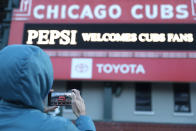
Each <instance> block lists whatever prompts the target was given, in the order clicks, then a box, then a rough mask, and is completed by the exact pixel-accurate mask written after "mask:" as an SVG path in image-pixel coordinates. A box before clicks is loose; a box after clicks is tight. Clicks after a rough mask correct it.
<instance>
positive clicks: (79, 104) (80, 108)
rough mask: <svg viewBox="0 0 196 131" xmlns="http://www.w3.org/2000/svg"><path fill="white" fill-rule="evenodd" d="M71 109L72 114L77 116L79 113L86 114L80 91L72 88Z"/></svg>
mask: <svg viewBox="0 0 196 131" xmlns="http://www.w3.org/2000/svg"><path fill="white" fill-rule="evenodd" d="M71 97H72V110H73V112H74V114H75V115H76V116H77V117H79V116H80V115H86V110H85V104H84V100H83V99H82V97H81V96H80V91H78V90H76V89H73V90H72V95H71Z"/></svg>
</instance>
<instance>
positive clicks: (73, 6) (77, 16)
mask: <svg viewBox="0 0 196 131" xmlns="http://www.w3.org/2000/svg"><path fill="white" fill-rule="evenodd" d="M79 8H80V6H79V5H71V6H70V7H69V9H68V15H69V17H70V18H71V19H78V18H79V14H73V10H79Z"/></svg>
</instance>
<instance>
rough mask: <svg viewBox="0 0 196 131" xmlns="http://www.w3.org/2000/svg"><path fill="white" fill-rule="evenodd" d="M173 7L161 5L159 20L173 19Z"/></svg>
mask: <svg viewBox="0 0 196 131" xmlns="http://www.w3.org/2000/svg"><path fill="white" fill-rule="evenodd" d="M173 16H174V13H173V6H172V5H169V4H168V5H161V18H162V19H171V18H173Z"/></svg>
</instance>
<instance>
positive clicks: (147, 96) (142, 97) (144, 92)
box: [135, 83, 152, 111]
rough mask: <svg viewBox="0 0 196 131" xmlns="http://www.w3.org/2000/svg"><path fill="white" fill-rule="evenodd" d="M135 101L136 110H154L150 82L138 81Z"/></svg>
mask: <svg viewBox="0 0 196 131" xmlns="http://www.w3.org/2000/svg"><path fill="white" fill-rule="evenodd" d="M135 102H136V106H135V110H136V111H152V104H151V84H150V83H136V88H135Z"/></svg>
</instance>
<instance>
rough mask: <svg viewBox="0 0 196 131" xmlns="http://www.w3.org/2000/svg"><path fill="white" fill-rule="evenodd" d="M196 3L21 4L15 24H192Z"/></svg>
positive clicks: (62, 0) (64, 0)
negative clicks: (80, 22) (83, 22)
mask: <svg viewBox="0 0 196 131" xmlns="http://www.w3.org/2000/svg"><path fill="white" fill-rule="evenodd" d="M195 5H196V1H195V0H172V1H171V0H164V1H162V0H156V1H155V0H122V1H117V0H110V1H108V0H103V1H100V0H93V2H92V1H91V0H85V1H77V0H55V1H52V0H50V1H46V0H36V1H35V0H34V1H33V0H21V3H20V8H19V9H16V10H14V13H13V20H16V21H26V20H34V21H58V22H59V21H61V22H64V21H66V22H69V21H72V22H76V21H89V22H90V21H91V22H92V21H93V22H95V21H96V22H102V23H103V22H110V23H113V21H114V20H115V22H116V21H118V23H120V22H121V23H122V22H123V23H124V22H125V23H135V22H140V23H143V22H145V23H148V22H154V23H165V22H166V23H167V22H169V23H171V22H172V23H181V22H183V23H184V22H186V23H187V22H188V23H190V22H191V23H195V20H196V9H195V7H196V6H195Z"/></svg>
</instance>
